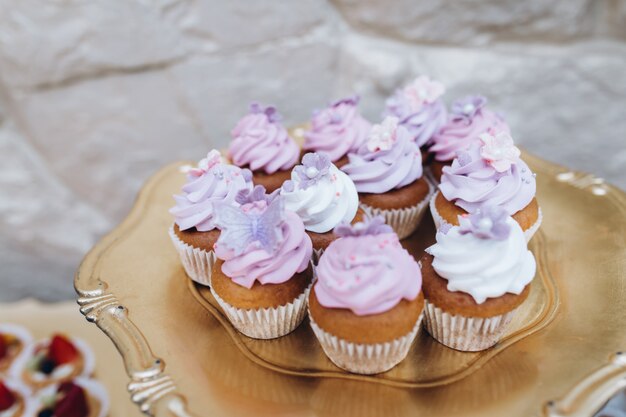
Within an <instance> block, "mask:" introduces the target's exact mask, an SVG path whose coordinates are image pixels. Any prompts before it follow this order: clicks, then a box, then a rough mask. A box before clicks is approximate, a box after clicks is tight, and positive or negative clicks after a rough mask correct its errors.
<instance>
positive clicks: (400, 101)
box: [383, 76, 448, 160]
mask: <svg viewBox="0 0 626 417" xmlns="http://www.w3.org/2000/svg"><path fill="white" fill-rule="evenodd" d="M445 91H446V89H445V87H444V86H443V84H441V83H440V82H439V81H435V80H431V79H430V78H428V77H427V76H420V77H417V78H416V79H415V80H413V81H412V82H411V83H409V84H407V85H406V86H404V87H403V88H400V89H398V90H396V92H395V93H394V94H393V95H392V96H391V97H389V98H388V99H387V101H386V103H385V111H384V114H383V116H394V117H397V118H398V120H399V122H400V124H401V125H402V126H404V127H405V128H406V129H407V130H408V131H409V133H410V134H411V137H412V138H413V140H414V141H415V143H417V146H419V147H420V148H422V151H423V153H424V155H423V157H424V160H426V156H427V153H426V152H425V149H424V147H425V146H426V145H428V144H429V143H430V141H431V139H432V137H433V135H434V134H436V133H437V132H438V131H439V129H441V127H442V126H443V125H444V124H445V123H446V119H447V114H448V112H447V110H446V106H445V104H444V103H443V100H442V99H441V96H442V95H443V93H445Z"/></svg>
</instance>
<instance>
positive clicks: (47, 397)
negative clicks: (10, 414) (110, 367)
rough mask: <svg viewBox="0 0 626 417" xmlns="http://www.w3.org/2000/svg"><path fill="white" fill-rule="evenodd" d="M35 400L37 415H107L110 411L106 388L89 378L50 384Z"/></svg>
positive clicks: (68, 416)
mask: <svg viewBox="0 0 626 417" xmlns="http://www.w3.org/2000/svg"><path fill="white" fill-rule="evenodd" d="M33 402H34V406H33V408H34V409H35V414H34V416H37V417H106V416H107V415H108V413H109V396H108V393H107V391H106V389H105V388H104V386H102V385H101V384H100V383H99V382H96V381H94V380H91V379H88V378H76V379H74V380H72V381H68V382H62V383H59V384H54V385H50V386H48V387H46V388H44V389H43V390H41V391H39V392H38V393H37V395H36V396H35V399H34V401H33Z"/></svg>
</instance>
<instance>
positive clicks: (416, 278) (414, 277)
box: [314, 218, 422, 316]
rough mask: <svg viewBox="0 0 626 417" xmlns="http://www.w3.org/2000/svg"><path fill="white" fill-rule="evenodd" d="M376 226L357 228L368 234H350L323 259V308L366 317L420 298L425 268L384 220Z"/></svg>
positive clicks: (319, 287)
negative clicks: (347, 311) (400, 303)
mask: <svg viewBox="0 0 626 417" xmlns="http://www.w3.org/2000/svg"><path fill="white" fill-rule="evenodd" d="M373 221H375V222H379V223H380V224H379V225H378V226H377V227H370V226H368V225H365V224H364V223H357V224H356V225H355V226H354V227H353V228H357V229H359V228H360V229H363V230H366V229H369V230H368V232H366V233H362V234H358V233H357V234H356V235H355V234H352V235H350V234H347V235H344V236H343V237H340V238H339V239H337V240H335V241H333V243H331V244H330V246H328V248H327V249H326V250H325V251H324V253H323V254H322V256H321V258H320V261H319V264H318V266H317V268H316V275H317V284H316V285H315V287H314V291H315V296H316V297H317V299H318V301H319V303H320V304H321V305H322V306H324V307H326V308H345V309H349V310H351V311H352V312H353V313H354V314H356V315H359V316H365V315H370V314H379V313H384V312H385V311H389V310H391V309H392V308H394V307H395V306H396V305H398V303H399V302H400V301H401V300H402V299H406V300H414V299H415V298H416V297H417V296H418V294H419V293H420V291H421V288H422V274H421V271H420V268H419V265H418V264H417V262H415V259H414V258H413V257H412V256H411V255H410V254H409V253H408V252H407V251H406V249H404V248H403V247H402V245H400V240H399V239H398V236H397V235H396V234H395V233H393V231H392V230H391V228H390V227H389V226H387V225H384V224H382V222H383V220H382V218H377V219H375V220H373ZM342 227H343V226H342ZM345 227H348V228H349V227H350V226H345Z"/></svg>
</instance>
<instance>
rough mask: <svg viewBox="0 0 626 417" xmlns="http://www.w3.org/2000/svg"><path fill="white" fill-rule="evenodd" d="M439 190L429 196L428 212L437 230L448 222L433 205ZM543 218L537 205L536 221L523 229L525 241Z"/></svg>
mask: <svg viewBox="0 0 626 417" xmlns="http://www.w3.org/2000/svg"><path fill="white" fill-rule="evenodd" d="M439 193H440V191H437V192H436V193H435V194H434V195H433V196H432V197H431V198H430V204H429V206H430V214H431V215H432V216H433V222H434V223H435V227H436V228H437V230H439V228H440V227H441V226H442V225H443V224H448V222H447V221H445V220H444V219H443V217H441V215H440V214H439V211H437V207H436V206H435V199H436V198H437V195H439ZM542 220H543V213H542V211H541V207H539V213H538V215H537V221H536V222H535V223H534V224H533V225H532V226H530V227H529V228H528V229H526V230H524V237H525V238H526V243H528V242H530V239H532V237H533V236H534V235H535V233H536V232H537V230H539V226H541V222H542Z"/></svg>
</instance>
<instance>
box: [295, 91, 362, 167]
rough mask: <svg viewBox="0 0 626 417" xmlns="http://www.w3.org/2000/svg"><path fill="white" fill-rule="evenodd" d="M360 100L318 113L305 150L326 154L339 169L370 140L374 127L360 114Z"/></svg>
mask: <svg viewBox="0 0 626 417" xmlns="http://www.w3.org/2000/svg"><path fill="white" fill-rule="evenodd" d="M358 103H359V98H358V97H353V98H345V99H342V100H339V101H336V102H335V103H333V104H331V105H330V106H329V107H327V108H326V109H324V110H322V111H318V112H316V113H315V114H314V115H313V119H311V129H310V130H308V131H306V132H305V133H304V139H305V140H304V146H303V148H304V150H306V151H313V152H320V153H322V152H323V153H325V154H327V155H328V157H329V158H330V160H331V162H333V163H334V164H335V166H337V167H338V168H341V167H342V166H343V165H345V164H347V163H348V153H351V152H356V151H357V150H358V149H359V148H360V147H361V145H363V143H365V141H366V140H367V136H368V134H369V131H370V129H371V128H372V125H371V123H370V122H368V121H367V120H365V119H364V118H363V116H361V115H360V114H359V111H358V109H357V105H358Z"/></svg>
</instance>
